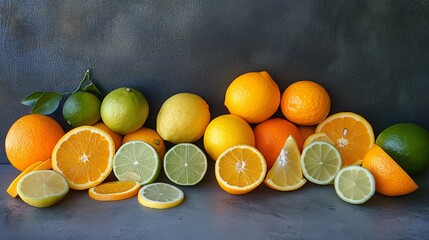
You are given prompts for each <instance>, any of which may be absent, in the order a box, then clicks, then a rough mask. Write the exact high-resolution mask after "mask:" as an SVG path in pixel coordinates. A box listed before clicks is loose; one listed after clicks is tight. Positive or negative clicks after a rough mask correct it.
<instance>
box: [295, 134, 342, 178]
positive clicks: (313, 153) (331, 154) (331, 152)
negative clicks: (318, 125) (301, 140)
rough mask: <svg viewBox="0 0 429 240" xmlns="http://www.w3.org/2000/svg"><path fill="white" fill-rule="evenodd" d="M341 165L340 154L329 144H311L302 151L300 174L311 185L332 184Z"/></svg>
mask: <svg viewBox="0 0 429 240" xmlns="http://www.w3.org/2000/svg"><path fill="white" fill-rule="evenodd" d="M341 165H342V161H341V155H340V152H338V150H337V149H336V148H335V147H334V146H333V145H332V144H330V143H327V142H313V143H310V144H309V145H308V146H306V147H305V148H304V149H303V150H302V155H301V167H302V173H303V174H304V176H305V178H307V180H309V181H310V182H312V183H316V184H320V185H327V184H330V183H332V182H333V180H334V179H335V175H337V173H338V171H339V170H340V168H341Z"/></svg>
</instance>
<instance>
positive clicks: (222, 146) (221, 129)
mask: <svg viewBox="0 0 429 240" xmlns="http://www.w3.org/2000/svg"><path fill="white" fill-rule="evenodd" d="M240 144H246V145H250V146H252V147H254V146H255V136H254V134H253V130H252V128H251V127H250V125H249V124H248V123H247V122H246V121H245V120H244V119H242V118H241V117H239V116H237V115H233V114H225V115H221V116H219V117H217V118H215V119H213V120H212V121H211V122H210V123H209V125H208V126H207V129H206V131H205V133H204V148H205V150H206V152H207V154H209V156H210V157H211V158H212V159H213V160H215V161H216V160H217V158H218V157H219V155H220V154H221V153H223V152H224V151H225V150H227V149H228V148H230V147H233V146H236V145H240Z"/></svg>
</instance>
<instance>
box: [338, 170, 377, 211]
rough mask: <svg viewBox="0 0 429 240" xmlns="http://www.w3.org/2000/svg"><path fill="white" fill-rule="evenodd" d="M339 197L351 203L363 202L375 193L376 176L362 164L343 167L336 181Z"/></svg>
mask: <svg viewBox="0 0 429 240" xmlns="http://www.w3.org/2000/svg"><path fill="white" fill-rule="evenodd" d="M334 187H335V192H336V193H337V195H338V197H339V198H340V199H342V200H343V201H345V202H348V203H351V204H363V203H365V202H366V201H368V200H369V199H370V198H371V197H372V196H373V195H374V193H375V178H374V176H373V175H372V173H371V172H370V171H369V170H368V169H366V168H364V167H361V166H354V165H351V166H347V167H344V168H343V169H341V170H340V171H339V172H338V174H337V176H336V177H335V181H334Z"/></svg>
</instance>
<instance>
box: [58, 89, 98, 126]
mask: <svg viewBox="0 0 429 240" xmlns="http://www.w3.org/2000/svg"><path fill="white" fill-rule="evenodd" d="M100 106H101V102H100V100H99V99H98V98H97V97H96V96H95V95H94V94H92V93H89V92H84V91H79V92H75V93H73V94H72V95H70V96H69V97H68V98H67V100H66V101H65V102H64V105H63V117H64V119H65V120H66V121H67V123H68V124H70V125H72V126H73V127H79V126H82V125H93V124H95V123H97V122H98V120H100Z"/></svg>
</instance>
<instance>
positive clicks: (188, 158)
mask: <svg viewBox="0 0 429 240" xmlns="http://www.w3.org/2000/svg"><path fill="white" fill-rule="evenodd" d="M206 171H207V157H206V155H205V154H204V152H203V151H202V150H201V149H200V148H199V147H197V146H196V145H194V144H192V143H180V144H177V145H175V146H174V147H172V148H170V150H168V151H167V153H166V154H165V157H164V172H165V175H167V177H168V179H170V181H172V182H174V183H175V184H178V185H182V186H191V185H195V184H197V183H199V182H200V181H201V180H202V179H203V177H204V175H205V174H206Z"/></svg>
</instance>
